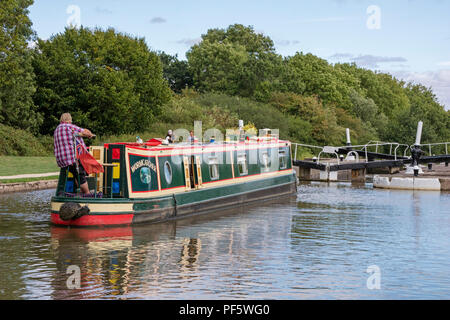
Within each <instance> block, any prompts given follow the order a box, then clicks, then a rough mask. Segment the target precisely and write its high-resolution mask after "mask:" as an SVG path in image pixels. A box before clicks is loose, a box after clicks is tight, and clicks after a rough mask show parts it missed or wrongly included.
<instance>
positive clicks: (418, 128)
mask: <svg viewBox="0 0 450 320" xmlns="http://www.w3.org/2000/svg"><path fill="white" fill-rule="evenodd" d="M422 125H423V122H422V121H419V123H418V124H417V134H416V143H415V145H417V146H418V145H420V139H421V137H422Z"/></svg>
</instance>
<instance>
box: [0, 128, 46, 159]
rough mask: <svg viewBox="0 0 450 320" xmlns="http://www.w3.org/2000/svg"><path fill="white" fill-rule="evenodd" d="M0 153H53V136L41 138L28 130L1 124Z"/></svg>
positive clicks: (5, 154)
mask: <svg viewBox="0 0 450 320" xmlns="http://www.w3.org/2000/svg"><path fill="white" fill-rule="evenodd" d="M0 155H2V156H44V155H53V138H51V137H41V138H39V137H36V136H34V135H33V134H31V133H30V132H29V131H27V130H22V129H16V128H12V127H9V126H5V125H3V124H0Z"/></svg>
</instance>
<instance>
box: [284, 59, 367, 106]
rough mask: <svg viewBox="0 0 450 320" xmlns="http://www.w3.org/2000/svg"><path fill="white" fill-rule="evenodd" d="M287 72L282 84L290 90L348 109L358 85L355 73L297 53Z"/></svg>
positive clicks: (288, 61)
mask: <svg viewBox="0 0 450 320" xmlns="http://www.w3.org/2000/svg"><path fill="white" fill-rule="evenodd" d="M285 64H286V67H285V73H284V74H283V75H282V76H281V82H282V83H283V84H284V86H285V88H286V90H287V91H290V92H294V93H297V94H302V95H306V96H313V95H316V96H318V97H319V98H320V99H321V100H322V101H323V103H324V104H333V105H335V106H338V107H341V108H344V109H348V108H349V106H350V99H349V94H350V92H351V88H358V86H359V82H358V79H357V78H355V77H354V76H353V75H352V74H350V73H348V72H346V70H344V69H341V68H334V67H333V66H332V65H330V64H329V63H328V62H327V61H326V60H324V59H321V58H319V57H316V56H314V55H313V54H311V53H307V54H304V53H302V52H300V53H296V54H295V55H294V56H292V57H288V58H286V59H285Z"/></svg>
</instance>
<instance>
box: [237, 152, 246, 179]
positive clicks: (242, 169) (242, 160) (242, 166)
mask: <svg viewBox="0 0 450 320" xmlns="http://www.w3.org/2000/svg"><path fill="white" fill-rule="evenodd" d="M237 165H238V169H239V175H241V176H245V175H247V174H248V166H247V155H246V154H245V153H244V154H238V156H237Z"/></svg>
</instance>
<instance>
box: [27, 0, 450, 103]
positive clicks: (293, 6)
mask: <svg viewBox="0 0 450 320" xmlns="http://www.w3.org/2000/svg"><path fill="white" fill-rule="evenodd" d="M29 10H30V18H31V20H32V22H33V28H34V30H35V31H36V32H37V35H38V37H39V38H41V39H48V38H50V37H51V36H52V35H54V34H57V33H60V32H63V31H64V28H65V27H66V26H68V25H69V24H72V25H75V26H77V25H83V26H84V27H90V28H94V27H100V28H103V29H106V28H108V27H113V28H115V29H116V30H117V31H120V32H123V33H127V34H130V35H132V36H137V37H144V38H145V40H146V42H147V44H148V45H149V47H150V48H151V49H153V50H157V51H164V52H166V53H169V54H177V55H178V57H179V58H180V59H185V53H186V52H187V51H188V50H189V48H190V47H191V46H192V45H193V44H195V43H198V42H199V41H200V39H201V35H202V34H205V33H206V32H207V30H208V29H212V28H227V27H228V26H229V25H231V24H235V23H240V24H243V25H246V26H252V27H253V28H254V30H255V31H256V32H259V33H263V34H264V35H266V36H269V37H270V38H271V39H272V40H273V41H274V43H275V48H276V50H277V52H278V53H279V54H281V55H283V56H290V55H294V54H295V53H296V52H304V53H312V54H314V55H317V56H319V57H321V58H323V59H326V60H327V61H329V62H330V63H336V62H354V63H356V64H357V65H358V66H360V67H363V68H367V69H371V70H374V71H375V70H377V71H381V72H388V73H390V74H392V75H394V76H395V77H397V78H398V79H403V80H406V81H408V82H414V83H421V84H423V85H425V86H426V87H431V88H432V90H433V92H434V93H435V94H436V96H437V98H438V101H439V102H440V103H441V104H443V105H444V106H445V108H446V109H447V110H449V109H450V0H428V1H426V0H391V1H387V0H369V1H365V0H315V1H313V0H310V1H306V0H278V1H269V0H257V1H255V0H239V1H238V0H227V1H223V0H221V1H216V0H209V1H206V0H191V1H186V0H183V1H179V0H171V1H153V0H146V1H145V0H128V1H123V0H58V1H56V0H53V1H50V0H35V3H34V4H33V5H32V6H31V7H30V8H29Z"/></svg>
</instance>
